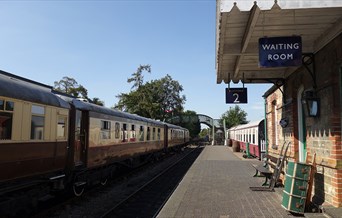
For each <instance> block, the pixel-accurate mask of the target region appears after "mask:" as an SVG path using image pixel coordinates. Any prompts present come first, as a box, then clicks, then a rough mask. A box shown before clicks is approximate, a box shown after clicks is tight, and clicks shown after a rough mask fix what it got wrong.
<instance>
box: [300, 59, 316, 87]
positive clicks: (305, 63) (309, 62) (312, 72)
mask: <svg viewBox="0 0 342 218" xmlns="http://www.w3.org/2000/svg"><path fill="white" fill-rule="evenodd" d="M302 55H303V56H302V64H303V66H304V67H305V69H306V70H307V71H308V72H309V74H310V76H311V78H312V80H313V84H314V85H313V88H314V90H316V88H317V84H316V64H315V54H314V53H303V54H302ZM310 66H312V70H311V69H310Z"/></svg>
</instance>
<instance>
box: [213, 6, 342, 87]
mask: <svg viewBox="0 0 342 218" xmlns="http://www.w3.org/2000/svg"><path fill="white" fill-rule="evenodd" d="M216 15H217V19H216V22H217V24H216V74H217V81H216V82H217V83H221V82H222V81H223V82H224V83H229V82H230V81H233V82H235V83H236V82H239V80H241V81H243V82H244V83H265V82H277V81H278V80H281V79H284V78H286V77H288V76H289V75H290V74H291V73H293V72H294V71H295V70H296V69H297V68H298V67H280V68H279V67H277V68H261V67H259V50H258V40H259V38H262V37H279V36H293V35H298V36H301V37H302V52H303V53H313V54H314V53H316V52H318V51H319V50H320V49H322V48H323V47H324V46H325V45H327V44H328V43H329V42H330V41H331V40H332V39H334V38H335V37H336V36H338V35H339V34H341V32H342V1H341V0H335V1H334V0H330V1H329V0H327V1H307V0H306V1H304V0H297V1H293V0H283V1H280V0H279V1H269V0H265V1H260V3H257V2H253V1H250V0H240V1H231V0H218V2H217V14H216Z"/></svg>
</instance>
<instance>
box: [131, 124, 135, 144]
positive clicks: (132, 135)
mask: <svg viewBox="0 0 342 218" xmlns="http://www.w3.org/2000/svg"><path fill="white" fill-rule="evenodd" d="M135 137H136V134H135V125H132V131H131V138H132V139H133V140H135Z"/></svg>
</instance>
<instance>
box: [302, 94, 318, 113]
mask: <svg viewBox="0 0 342 218" xmlns="http://www.w3.org/2000/svg"><path fill="white" fill-rule="evenodd" d="M302 105H303V107H304V110H305V115H306V116H308V117H318V116H319V114H320V99H319V98H318V97H317V96H316V93H315V92H314V91H313V90H307V91H304V93H303V95H302Z"/></svg>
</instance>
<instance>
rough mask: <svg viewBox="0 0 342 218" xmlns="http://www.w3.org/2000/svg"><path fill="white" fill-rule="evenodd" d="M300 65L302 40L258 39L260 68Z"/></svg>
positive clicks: (299, 38) (297, 37) (281, 38)
mask: <svg viewBox="0 0 342 218" xmlns="http://www.w3.org/2000/svg"><path fill="white" fill-rule="evenodd" d="M301 64H302V38H301V37H300V36H289V37H265V38H260V39H259V66H260V67H289V66H300V65H301Z"/></svg>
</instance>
